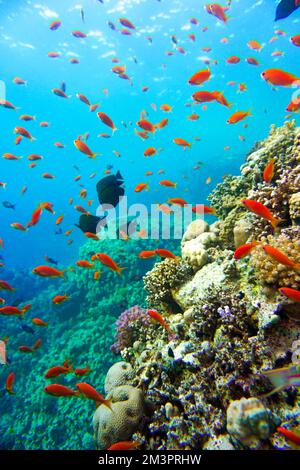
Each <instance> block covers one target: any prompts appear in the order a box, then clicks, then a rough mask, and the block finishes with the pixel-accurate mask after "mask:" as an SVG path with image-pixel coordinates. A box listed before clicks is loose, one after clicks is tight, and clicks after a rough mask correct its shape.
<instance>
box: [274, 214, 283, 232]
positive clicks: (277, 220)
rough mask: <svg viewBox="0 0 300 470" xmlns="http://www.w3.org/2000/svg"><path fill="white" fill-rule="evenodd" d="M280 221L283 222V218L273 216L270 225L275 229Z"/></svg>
mask: <svg viewBox="0 0 300 470" xmlns="http://www.w3.org/2000/svg"><path fill="white" fill-rule="evenodd" d="M282 222H285V219H280V218H278V219H277V218H275V217H274V218H273V219H272V221H271V224H272V227H273V229H274V230H275V229H276V228H277V225H279V224H281V223H282Z"/></svg>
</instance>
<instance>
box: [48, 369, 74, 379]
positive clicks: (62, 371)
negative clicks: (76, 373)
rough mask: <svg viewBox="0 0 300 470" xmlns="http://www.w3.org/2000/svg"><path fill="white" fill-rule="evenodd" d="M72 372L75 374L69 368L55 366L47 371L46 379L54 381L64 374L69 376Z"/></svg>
mask: <svg viewBox="0 0 300 470" xmlns="http://www.w3.org/2000/svg"><path fill="white" fill-rule="evenodd" d="M70 372H73V370H72V368H71V367H69V366H54V367H51V368H50V369H49V370H47V372H46V374H45V379H52V378H54V377H59V376H60V375H62V374H69V373H70Z"/></svg>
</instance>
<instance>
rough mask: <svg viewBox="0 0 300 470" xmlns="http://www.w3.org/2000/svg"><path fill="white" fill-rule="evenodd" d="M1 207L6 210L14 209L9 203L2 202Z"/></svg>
mask: <svg viewBox="0 0 300 470" xmlns="http://www.w3.org/2000/svg"><path fill="white" fill-rule="evenodd" d="M2 205H3V207H6V209H15V207H16V205H15V204H12V203H11V202H9V201H3V202H2Z"/></svg>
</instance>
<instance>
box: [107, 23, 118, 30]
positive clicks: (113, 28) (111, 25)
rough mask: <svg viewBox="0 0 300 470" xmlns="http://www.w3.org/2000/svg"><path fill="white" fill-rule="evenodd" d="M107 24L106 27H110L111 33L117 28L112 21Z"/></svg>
mask: <svg viewBox="0 0 300 470" xmlns="http://www.w3.org/2000/svg"><path fill="white" fill-rule="evenodd" d="M107 24H108V26H109V27H110V29H112V30H113V31H116V29H117V28H116V27H115V25H114V24H113V23H112V21H108V22H107Z"/></svg>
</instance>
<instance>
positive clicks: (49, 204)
mask: <svg viewBox="0 0 300 470" xmlns="http://www.w3.org/2000/svg"><path fill="white" fill-rule="evenodd" d="M40 207H41V208H42V209H45V210H46V211H48V212H50V213H51V214H55V212H54V210H53V204H52V202H42V203H41V204H40Z"/></svg>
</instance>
